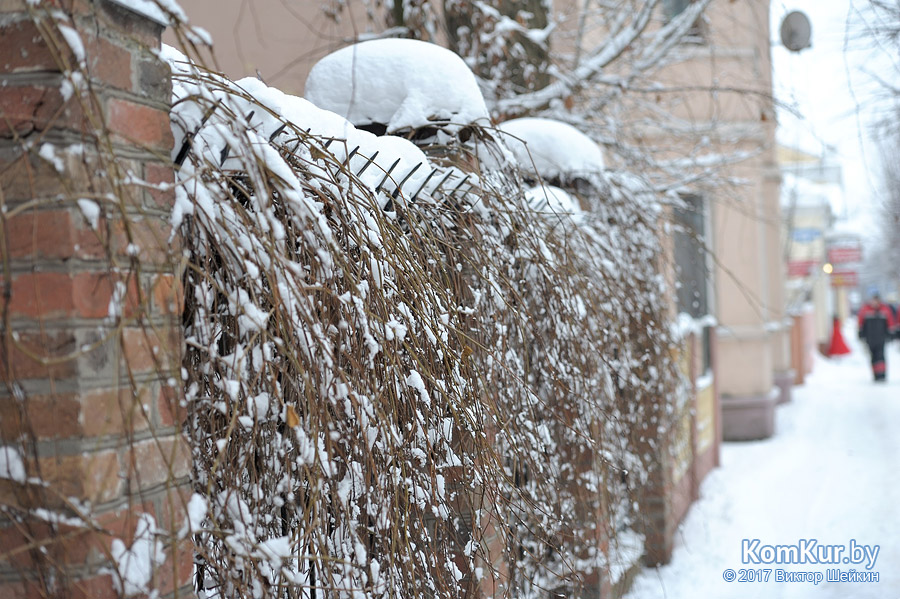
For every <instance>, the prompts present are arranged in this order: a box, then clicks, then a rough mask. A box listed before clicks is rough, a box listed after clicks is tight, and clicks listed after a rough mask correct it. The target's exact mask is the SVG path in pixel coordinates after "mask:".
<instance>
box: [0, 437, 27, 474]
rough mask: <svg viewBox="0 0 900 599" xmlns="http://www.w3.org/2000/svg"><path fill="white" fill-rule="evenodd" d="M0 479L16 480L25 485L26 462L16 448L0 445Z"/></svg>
mask: <svg viewBox="0 0 900 599" xmlns="http://www.w3.org/2000/svg"><path fill="white" fill-rule="evenodd" d="M0 478H6V479H9V480H14V481H16V482H17V483H22V484H24V483H25V481H26V478H25V461H24V460H23V459H22V454H21V453H19V450H18V449H16V448H15V447H10V446H8V445H0Z"/></svg>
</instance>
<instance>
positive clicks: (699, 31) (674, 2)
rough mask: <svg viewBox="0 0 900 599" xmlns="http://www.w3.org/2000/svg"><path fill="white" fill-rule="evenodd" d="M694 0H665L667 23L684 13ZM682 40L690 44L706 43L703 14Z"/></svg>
mask: <svg viewBox="0 0 900 599" xmlns="http://www.w3.org/2000/svg"><path fill="white" fill-rule="evenodd" d="M693 1H694V0H663V2H662V5H663V14H664V15H665V17H666V23H668V22H669V21H671V20H672V19H674V18H675V17H677V16H678V15H680V14H681V13H683V12H684V11H685V9H686V8H687V7H688V6H690V5H691V4H692V3H693ZM682 41H683V42H684V43H688V44H704V43H706V29H705V27H704V22H703V16H702V15H701V16H700V17H698V18H697V20H696V21H694V24H693V25H692V26H691V28H690V30H689V31H688V32H687V35H685V36H684V39H683V40H682Z"/></svg>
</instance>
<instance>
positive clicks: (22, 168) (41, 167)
mask: <svg viewBox="0 0 900 599" xmlns="http://www.w3.org/2000/svg"><path fill="white" fill-rule="evenodd" d="M57 156H58V157H59V158H60V159H61V160H62V161H63V172H62V173H59V172H57V171H56V169H55V167H54V166H53V165H51V164H50V163H49V162H47V161H46V160H43V159H42V158H39V157H38V156H36V155H34V154H31V153H24V152H22V150H21V149H20V148H8V147H7V148H0V189H2V190H3V196H4V200H5V201H6V202H9V203H15V202H22V201H30V200H33V199H36V198H45V197H54V196H57V195H60V194H68V193H70V192H71V193H76V194H77V193H79V192H82V193H84V192H89V191H91V190H93V189H94V188H95V184H96V183H100V182H102V180H101V179H99V177H97V178H95V177H94V176H93V175H91V174H90V172H89V170H88V168H87V167H86V166H85V165H84V163H83V162H82V161H81V160H80V159H79V158H78V157H76V156H74V155H72V154H70V153H68V152H65V151H62V152H58V153H57ZM95 179H96V181H95ZM104 187H106V188H108V183H106V182H104ZM102 191H106V189H105V188H104V189H102Z"/></svg>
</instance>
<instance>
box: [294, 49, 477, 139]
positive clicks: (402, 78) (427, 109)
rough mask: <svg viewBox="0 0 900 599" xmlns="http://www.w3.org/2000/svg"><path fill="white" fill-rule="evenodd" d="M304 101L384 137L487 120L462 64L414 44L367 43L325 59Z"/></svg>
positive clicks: (312, 75)
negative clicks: (376, 128)
mask: <svg viewBox="0 0 900 599" xmlns="http://www.w3.org/2000/svg"><path fill="white" fill-rule="evenodd" d="M306 98H307V99H309V100H310V101H311V102H312V103H313V104H315V105H316V106H318V107H320V108H324V109H326V110H330V111H332V112H336V113H337V114H340V115H342V116H344V117H346V118H347V119H348V120H349V121H350V122H352V123H353V124H354V125H358V126H361V125H369V124H373V123H378V124H383V125H387V132H388V133H393V132H395V131H400V130H404V129H415V128H419V127H424V126H428V125H435V124H442V125H443V128H444V129H445V130H448V131H454V130H457V129H459V128H460V127H462V126H465V125H468V124H471V123H474V122H476V121H479V120H484V121H485V122H487V121H488V120H489V116H488V111H487V107H486V106H485V103H484V98H483V97H482V95H481V91H480V90H479V88H478V83H477V81H476V80H475V75H473V74H472V71H471V70H470V69H469V67H468V66H467V65H466V63H465V62H463V59H462V58H460V57H459V56H457V55H456V54H454V53H453V52H451V51H450V50H447V49H446V48H442V47H440V46H437V45H435V44H429V43H427V42H421V41H417V40H407V39H382V40H371V41H367V42H363V43H360V44H355V45H353V46H348V47H346V48H343V49H341V50H338V51H337V52H334V53H332V54H329V55H328V56H326V57H325V58H323V59H322V60H320V61H319V62H318V63H317V64H316V65H315V66H314V67H313V69H312V71H311V72H310V74H309V77H308V78H307V79H306Z"/></svg>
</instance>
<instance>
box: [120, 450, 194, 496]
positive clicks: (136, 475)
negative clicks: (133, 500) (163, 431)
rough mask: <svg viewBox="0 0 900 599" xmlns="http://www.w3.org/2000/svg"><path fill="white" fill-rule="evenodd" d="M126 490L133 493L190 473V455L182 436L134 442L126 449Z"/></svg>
mask: <svg viewBox="0 0 900 599" xmlns="http://www.w3.org/2000/svg"><path fill="white" fill-rule="evenodd" d="M126 459H127V464H126V467H127V474H128V475H127V479H128V484H129V491H130V492H132V493H136V492H138V491H140V490H141V489H147V488H149V487H153V486H156V485H160V484H163V483H166V482H169V483H173V482H174V481H175V480H176V479H179V478H183V477H185V476H187V475H188V474H190V471H191V470H190V465H191V454H190V450H189V449H188V447H187V443H186V442H185V440H184V439H183V438H182V437H181V436H172V437H168V438H161V439H148V440H146V441H140V442H138V443H134V444H133V445H132V446H131V448H130V449H129V450H128V457H127V458H126Z"/></svg>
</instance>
